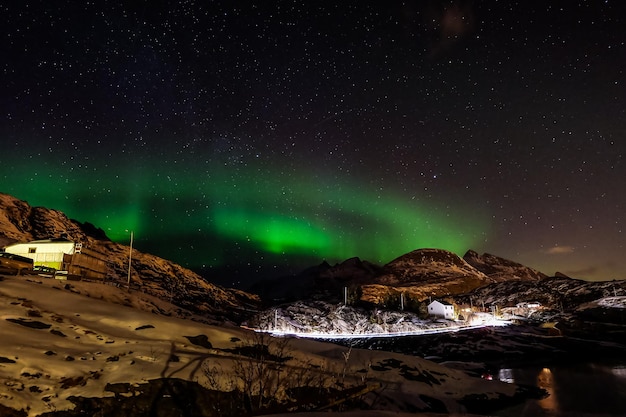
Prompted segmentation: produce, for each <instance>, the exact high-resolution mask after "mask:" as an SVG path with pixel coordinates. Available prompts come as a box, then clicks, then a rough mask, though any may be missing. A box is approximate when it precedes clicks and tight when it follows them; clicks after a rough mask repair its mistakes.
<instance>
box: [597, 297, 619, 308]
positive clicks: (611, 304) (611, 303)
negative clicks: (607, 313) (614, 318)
mask: <svg viewBox="0 0 626 417" xmlns="http://www.w3.org/2000/svg"><path fill="white" fill-rule="evenodd" d="M596 303H597V304H598V305H599V306H600V307H606V308H626V297H605V298H601V299H600V300H598V301H596Z"/></svg>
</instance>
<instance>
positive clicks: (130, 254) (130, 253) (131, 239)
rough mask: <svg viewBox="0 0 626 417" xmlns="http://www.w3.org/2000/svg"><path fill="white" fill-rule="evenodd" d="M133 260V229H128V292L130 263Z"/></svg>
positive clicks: (128, 286) (128, 287)
mask: <svg viewBox="0 0 626 417" xmlns="http://www.w3.org/2000/svg"><path fill="white" fill-rule="evenodd" d="M132 261H133V231H132V230H131V231H130V250H129V251H128V284H127V289H128V292H130V265H131V262H132Z"/></svg>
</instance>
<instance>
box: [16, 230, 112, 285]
mask: <svg viewBox="0 0 626 417" xmlns="http://www.w3.org/2000/svg"><path fill="white" fill-rule="evenodd" d="M4 250H5V252H7V253H13V254H16V255H20V256H23V257H27V258H31V259H32V260H33V265H34V266H44V267H48V268H54V269H55V270H57V271H65V274H62V275H58V277H63V278H75V279H82V278H86V279H94V280H104V279H105V277H106V258H105V255H104V254H103V253H101V252H98V251H97V250H94V249H91V248H87V247H85V246H84V245H83V244H82V243H79V242H73V241H71V240H67V239H63V238H58V239H44V240H34V241H32V242H27V243H14V244H12V245H8V246H6V247H5V248H4Z"/></svg>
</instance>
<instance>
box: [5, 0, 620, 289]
mask: <svg viewBox="0 0 626 417" xmlns="http://www.w3.org/2000/svg"><path fill="white" fill-rule="evenodd" d="M535 6H537V5H534V6H533V7H529V6H528V5H527V4H526V3H524V2H507V4H502V3H500V2H497V1H495V0H492V1H480V2H471V1H428V2H395V1H392V2H386V3H384V4H363V3H362V2H315V3H314V4H313V3H312V4H308V3H305V2H297V1H286V2H279V3H275V4H274V3H273V2H267V3H258V4H257V3H245V4H244V3H242V4H236V5H234V4H232V3H230V2H207V3H206V4H205V3H196V2H193V1H183V2H171V3H168V2H165V3H159V4H151V3H148V2H139V1H131V2H121V3H120V4H114V5H111V4H106V5H105V4H102V5H100V4H92V3H86V4H80V3H74V2H68V1H60V2H53V3H51V4H47V3H32V4H31V3H28V2H27V3H24V4H11V5H3V6H2V14H1V15H2V17H1V19H2V24H3V27H4V28H5V30H4V35H3V56H4V57H5V59H4V62H3V63H2V69H3V72H2V74H3V87H2V88H3V90H2V91H3V92H2V102H1V112H0V117H1V119H0V120H1V124H0V135H1V137H2V148H3V149H2V157H1V164H0V178H1V184H2V187H1V189H0V191H2V192H6V193H9V194H12V195H14V196H15V197H17V198H20V199H23V200H26V201H28V202H29V203H30V204H31V205H41V206H46V207H49V208H55V209H59V210H61V211H63V212H65V213H66V214H67V215H68V216H69V217H71V218H75V219H77V220H80V221H83V222H90V223H92V224H94V225H96V226H97V227H100V228H102V229H104V230H105V231H106V232H107V234H108V235H109V237H111V238H112V239H114V240H116V241H120V242H125V241H127V240H128V237H129V231H130V230H132V231H134V232H135V237H136V246H137V248H138V249H140V250H143V251H146V252H151V253H154V254H156V255H159V256H162V257H164V258H168V259H171V260H173V261H176V262H178V263H180V264H182V265H184V266H187V267H191V268H194V269H196V270H202V271H203V273H205V274H206V275H207V276H209V277H210V278H211V279H214V280H216V281H218V282H219V283H225V284H229V285H230V284H233V285H239V284H238V282H251V281H254V280H255V279H258V278H262V277H269V276H275V275H278V274H283V273H292V272H297V271H299V270H301V269H303V268H305V267H308V266H310V265H314V264H317V263H319V262H321V261H322V260H327V261H328V262H331V263H333V262H338V261H342V260H344V259H346V258H348V257H352V256H358V257H360V258H362V259H367V260H369V261H371V262H376V263H381V264H382V263H386V262H388V261H390V260H392V259H393V258H395V257H397V256H400V255H402V254H404V253H406V252H409V251H411V250H413V249H417V248H422V247H436V248H442V249H448V250H451V251H454V252H456V253H458V254H460V255H462V254H463V253H464V252H465V251H466V250H468V249H474V250H476V251H479V252H489V253H493V254H496V255H499V256H503V257H506V258H509V259H512V260H515V261H517V262H521V263H524V264H526V265H528V266H531V267H534V268H537V269H540V270H541V271H542V272H545V273H547V274H552V273H554V272H555V271H557V270H558V271H561V272H563V273H566V274H570V275H571V276H574V277H580V278H586V279H611V278H619V277H622V278H624V272H623V271H625V270H626V261H625V260H624V256H623V255H624V241H625V238H624V234H623V222H624V221H625V219H624V209H625V207H626V193H624V192H623V188H624V187H623V181H624V178H626V166H625V163H624V152H625V151H626V138H624V135H626V114H625V113H626V102H625V99H626V96H625V94H626V93H625V92H624V83H625V82H626V80H625V78H626V77H625V75H624V70H623V63H624V57H625V56H626V47H625V43H624V42H625V40H626V29H625V27H626V25H624V21H623V19H624V18H623V16H625V15H626V14H624V12H626V10H625V6H624V5H622V4H621V3H620V2H612V1H606V2H600V1H598V2H581V3H576V2H556V3H550V4H542V5H541V6H537V7H535ZM242 285H243V284H242Z"/></svg>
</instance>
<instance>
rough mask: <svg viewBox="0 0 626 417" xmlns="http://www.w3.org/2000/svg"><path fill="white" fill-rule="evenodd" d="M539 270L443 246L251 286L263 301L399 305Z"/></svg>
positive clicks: (535, 275) (524, 277)
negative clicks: (347, 300) (382, 261)
mask: <svg viewBox="0 0 626 417" xmlns="http://www.w3.org/2000/svg"><path fill="white" fill-rule="evenodd" d="M543 277H545V275H544V274H542V273H541V272H539V271H536V270H534V269H532V268H528V267H526V266H524V265H521V264H519V263H516V262H513V261H510V260H508V259H504V258H501V257H498V256H494V255H489V254H484V255H478V253H476V252H475V251H472V250H470V251H468V252H467V253H466V255H465V256H464V257H463V258H461V257H459V256H458V255H456V254H454V253H452V252H449V251H446V250H443V249H432V248H424V249H417V250H414V251H411V252H409V253H407V254H404V255H401V256H399V257H398V258H396V259H394V260H392V261H391V262H389V263H387V264H386V265H383V266H379V265H376V264H374V263H371V262H368V261H366V260H361V259H360V258H356V257H355V258H350V259H347V260H345V261H343V262H340V263H337V264H335V265H330V264H328V263H327V262H323V263H321V264H320V265H317V266H313V267H310V268H307V269H306V270H304V271H302V272H301V273H300V274H297V275H295V276H287V277H280V278H277V279H274V280H264V281H261V282H259V283H257V284H256V285H255V286H253V287H252V288H250V291H251V292H254V293H257V294H261V296H262V298H263V299H264V300H274V302H290V301H296V300H302V299H317V300H327V301H337V300H343V298H344V297H345V296H346V293H345V289H347V292H348V294H347V296H348V297H350V298H351V299H352V301H356V300H355V298H356V299H358V300H360V301H363V302H365V303H369V304H374V305H388V304H394V303H399V299H400V294H404V295H405V296H406V297H409V298H411V299H413V300H415V301H423V300H426V299H429V298H432V297H447V296H451V295H456V294H464V293H467V292H470V291H472V290H474V289H476V288H480V287H482V286H485V285H489V284H491V283H495V282H500V281H532V282H534V281H537V280H538V279H541V278H543Z"/></svg>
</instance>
